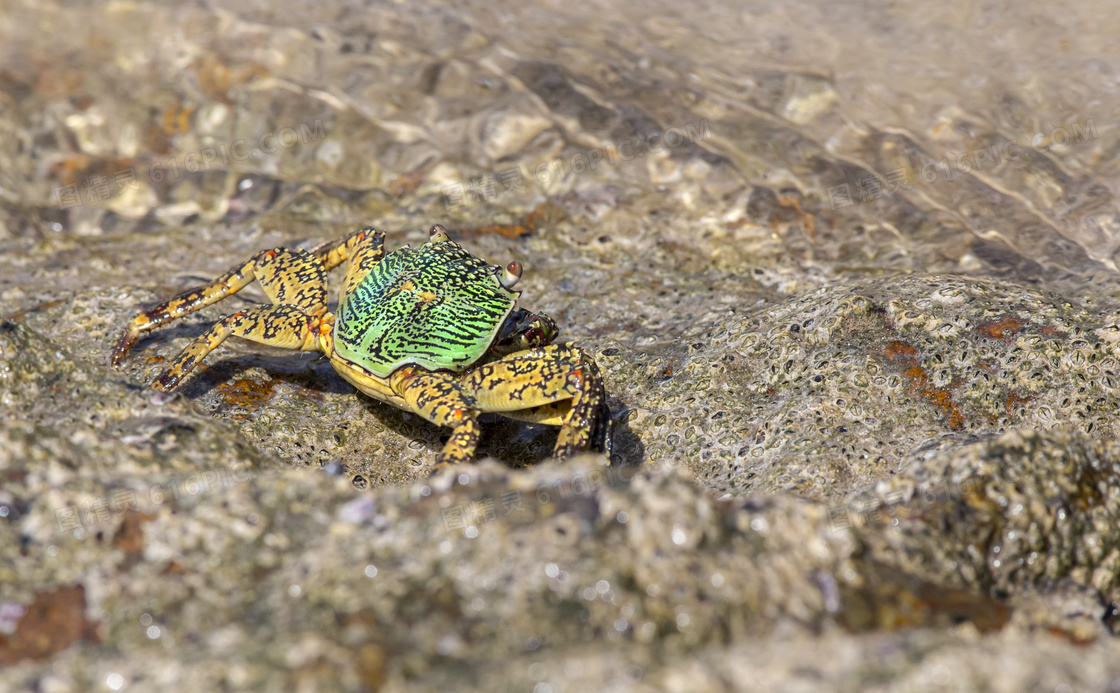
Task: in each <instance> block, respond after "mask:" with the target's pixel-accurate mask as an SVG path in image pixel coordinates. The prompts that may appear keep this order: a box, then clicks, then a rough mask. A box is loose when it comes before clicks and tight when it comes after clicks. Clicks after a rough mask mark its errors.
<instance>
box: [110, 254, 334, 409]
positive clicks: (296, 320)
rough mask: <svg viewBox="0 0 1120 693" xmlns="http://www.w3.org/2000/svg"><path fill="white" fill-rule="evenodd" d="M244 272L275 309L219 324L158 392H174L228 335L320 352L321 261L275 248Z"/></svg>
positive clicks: (175, 365)
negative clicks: (187, 375) (252, 279)
mask: <svg viewBox="0 0 1120 693" xmlns="http://www.w3.org/2000/svg"><path fill="white" fill-rule="evenodd" d="M246 267H247V268H248V269H247V270H246V271H245V272H244V273H243V274H244V275H248V276H249V277H254V278H256V280H257V281H258V282H260V285H261V288H263V289H264V292H265V294H267V295H268V297H269V298H270V299H271V300H272V302H273V305H271V306H261V307H259V308H253V309H250V310H244V311H239V312H237V313H234V314H233V315H229V316H226V317H225V318H223V319H222V320H220V321H219V322H217V323H215V324H214V326H213V327H211V328H210V329H209V330H208V331H207V332H206V333H205V334H203V335H201V336H200V337H198V338H197V339H195V340H194V341H193V342H191V343H190V344H188V345H187V347H186V348H185V349H183V351H181V352H180V353H179V355H178V356H176V357H175V358H174V359H173V360H172V361H171V363H170V365H169V366H168V367H167V369H166V370H164V372H163V373H161V374H160V376H159V379H158V380H157V387H160V388H162V389H164V390H170V389H171V388H173V387H175V386H176V385H178V384H179V382H180V381H181V380H182V379H183V377H184V376H185V375H186V374H187V373H189V372H190V371H191V369H192V368H194V367H195V366H196V365H198V363H199V362H200V361H201V360H202V359H203V358H205V357H206V355H207V354H209V353H210V352H211V351H213V350H214V349H216V348H217V347H218V345H220V344H221V343H222V342H224V341H225V340H226V338H227V337H229V336H230V335H236V336H238V337H244V338H246V339H249V340H251V341H254V342H259V343H261V344H271V345H273V346H279V347H284V348H287V349H300V350H304V351H310V350H315V349H318V348H319V338H318V337H319V331H318V329H317V328H318V325H319V320H320V318H321V317H323V315H324V314H325V313H326V312H327V282H326V272H325V271H324V269H323V266H322V265H321V264H319V260H318V258H316V257H315V256H314V255H312V254H311V253H309V252H307V251H306V250H288V249H285V248H276V249H274V250H266V251H265V252H263V253H260V254H259V255H257V256H256V257H255V258H254V259H253V261H252V263H250V264H249V265H246ZM216 284H217V282H215V283H214V284H210V285H208V286H207V287H203V289H204V290H205V289H208V288H211V287H214V286H215V285H216ZM129 334H130V333H125V336H126V337H127V336H129ZM122 341H123V339H122Z"/></svg>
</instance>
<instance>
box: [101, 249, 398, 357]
mask: <svg viewBox="0 0 1120 693" xmlns="http://www.w3.org/2000/svg"><path fill="white" fill-rule="evenodd" d="M366 238H370V239H371V240H373V239H376V243H375V245H376V246H377V247H378V248H380V245H381V244H380V239H382V238H384V234H382V233H379V232H376V231H374V230H373V229H372V228H370V227H366V228H363V229H361V230H359V231H356V232H354V233H352V234H350V235H349V236H347V237H346V238H343V239H340V240H335V241H329V242H327V243H323V244H322V245H319V246H318V247H316V248H314V249H313V250H312V251H311V253H310V254H311V256H312V257H313V258H314V259H316V260H318V263H319V267H320V269H321V270H322V271H327V270H331V269H333V268H335V267H337V266H338V265H341V264H342V263H343V262H345V261H346V260H347V259H349V257H350V256H351V254H352V253H353V251H354V248H355V246H358V245H359V243H361V241H363V240H364V239H366ZM282 250H283V249H282V248H276V249H274V250H271V251H265V252H264V253H259V254H258V255H256V256H255V257H253V259H251V260H249V261H248V262H246V263H244V264H242V265H239V266H237V267H234V268H233V269H231V270H229V271H228V272H226V273H225V274H223V275H221V276H220V277H218V278H216V279H215V280H214V281H212V282H210V283H209V284H205V285H203V286H199V287H195V288H193V289H188V290H187V291H184V292H183V293H181V294H178V295H177V296H173V297H171V298H169V299H166V300H164V301H162V302H160V303H158V304H156V305H155V306H152V307H151V308H149V309H148V310H145V311H142V312H141V313H140V314H139V315H137V316H136V317H135V318H133V320H132V323H131V324H130V325H129V326H128V328H127V329H126V330H125V331H124V334H122V335H121V338H120V341H119V342H117V345H116V347H114V349H113V352H112V354H111V356H110V358H109V360H110V363H111V364H112V365H114V366H119V365H120V363H121V361H122V360H124V357H125V356H126V355H128V352H129V350H130V349H131V348H132V345H133V344H135V343H136V340H137V339H139V338H140V335H141V334H144V333H145V332H151V331H152V330H154V329H156V328H158V327H161V326H163V325H166V324H167V323H169V322H172V321H174V320H177V319H179V318H181V317H183V316H185V315H189V314H191V313H193V312H195V311H197V310H201V309H203V308H205V307H206V306H208V305H211V304H213V303H217V302H218V301H221V300H222V299H224V298H227V297H229V296H232V295H233V294H235V293H237V292H238V291H240V290H241V289H244V288H245V287H246V286H248V285H249V284H251V283H252V282H253V280H254V279H257V278H258V277H259V276H260V274H259V273H258V270H259V265H260V260H261V258H262V257H264V256H265V255H267V253H270V252H271V253H279V252H280V251H282ZM301 252H303V251H301ZM371 255H372V253H371ZM374 264H375V263H374ZM367 271H368V270H367ZM269 296H270V298H271V297H272V295H271V294H269ZM273 300H274V301H275V298H274V299H273ZM280 302H287V301H280ZM325 305H326V304H325V303H324V307H325Z"/></svg>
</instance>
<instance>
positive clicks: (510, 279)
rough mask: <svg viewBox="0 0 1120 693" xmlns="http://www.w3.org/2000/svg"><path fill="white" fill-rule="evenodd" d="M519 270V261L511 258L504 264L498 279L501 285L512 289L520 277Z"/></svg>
mask: <svg viewBox="0 0 1120 693" xmlns="http://www.w3.org/2000/svg"><path fill="white" fill-rule="evenodd" d="M521 272H522V269H521V263H520V262H518V261H517V260H512V261H511V262H510V263H509V264H508V265H506V268H505V270H504V271H503V272H502V278H501V279H499V280H498V281H499V282H501V284H502V286H504V287H505V288H507V289H512V288H513V287H514V286H515V285H516V284H517V282H518V281H519V280H520V279H521Z"/></svg>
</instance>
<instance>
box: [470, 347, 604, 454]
mask: <svg viewBox="0 0 1120 693" xmlns="http://www.w3.org/2000/svg"><path fill="white" fill-rule="evenodd" d="M461 382H462V387H463V389H464V390H465V391H466V393H467V394H468V395H470V397H471V398H472V399H473V400H474V401H475V402H477V406H478V408H479V409H480V410H481V411H486V412H500V413H502V414H504V415H505V416H508V417H510V418H511V419H519V420H522V421H531V422H535V423H544V424H551V425H553V426H557V425H558V426H560V434H559V436H558V437H557V438H556V446H555V447H554V448H553V451H552V455H553V457H555V458H557V459H566V458H568V457H571V456H572V455H574V454H575V453H577V452H579V451H580V450H586V449H587V448H589V447H590V448H592V449H597V450H600V451H602V452H605V453H606V454H608V455H609V454H610V416H609V414H608V411H607V406H606V390H605V389H604V387H603V379H602V376H601V375H600V374H599V367H598V366H597V365H596V364H595V361H594V360H593V359H592V358H591V357H589V356H588V355H587V354H585V353H584V352H583V350H581V349H580V348H579V347H576V346H574V345H572V344H552V345H549V346H545V347H539V348H536V349H530V350H529V351H521V352H517V353H515V354H511V355H509V356H505V357H503V358H501V359H498V360H497V361H492V362H490V363H487V364H484V365H482V366H479V367H478V368H476V369H474V370H473V371H470V372H468V373H466V374H465V375H463V376H462V381H461Z"/></svg>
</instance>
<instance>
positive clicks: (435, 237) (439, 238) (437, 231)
mask: <svg viewBox="0 0 1120 693" xmlns="http://www.w3.org/2000/svg"><path fill="white" fill-rule="evenodd" d="M428 240H429V242H430V243H445V242H447V241H450V240H451V236H448V235H447V229H445V228H443V227H442V226H440V225H439V224H436V225H435V226H433V227H432V228H431V230H430V231H428Z"/></svg>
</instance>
